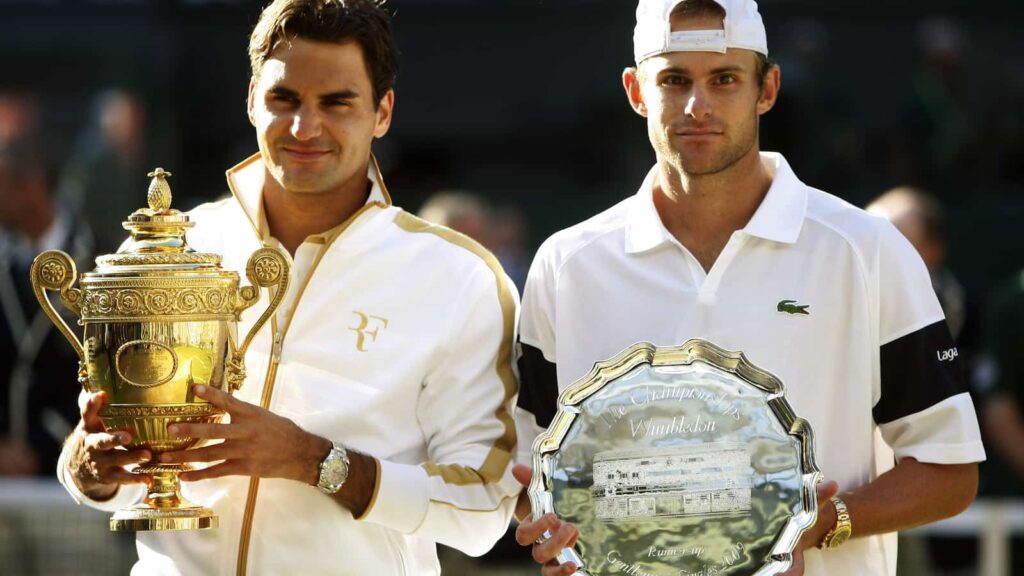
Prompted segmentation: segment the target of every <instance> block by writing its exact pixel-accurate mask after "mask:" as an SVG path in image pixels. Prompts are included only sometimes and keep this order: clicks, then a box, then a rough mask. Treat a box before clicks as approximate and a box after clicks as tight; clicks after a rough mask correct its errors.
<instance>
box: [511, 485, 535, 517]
mask: <svg viewBox="0 0 1024 576" xmlns="http://www.w3.org/2000/svg"><path fill="white" fill-rule="evenodd" d="M532 510H533V505H532V504H531V503H530V496H529V494H527V493H526V490H523V491H521V492H520V493H519V498H517V499H516V510H515V512H514V514H515V516H516V520H517V521H518V522H520V523H522V522H523V521H524V520H526V519H528V518H529V517H530V512H531V511H532Z"/></svg>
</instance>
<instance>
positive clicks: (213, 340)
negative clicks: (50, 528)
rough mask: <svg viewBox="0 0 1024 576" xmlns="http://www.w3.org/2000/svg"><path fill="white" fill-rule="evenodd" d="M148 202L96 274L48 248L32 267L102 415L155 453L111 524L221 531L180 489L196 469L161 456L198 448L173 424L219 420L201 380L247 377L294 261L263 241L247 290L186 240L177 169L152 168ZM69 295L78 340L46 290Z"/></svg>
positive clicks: (221, 384) (237, 382) (226, 382)
mask: <svg viewBox="0 0 1024 576" xmlns="http://www.w3.org/2000/svg"><path fill="white" fill-rule="evenodd" d="M149 176H150V177H152V179H153V180H152V182H151V183H150V185H149V194H148V199H149V208H143V209H141V210H137V211H135V213H134V214H132V215H131V216H129V217H128V221H127V222H125V223H124V227H125V229H127V230H129V231H130V232H131V235H132V238H131V240H130V241H129V242H127V243H126V245H125V246H123V247H122V248H121V250H120V251H119V252H118V253H117V254H108V255H105V256H100V257H99V258H97V259H96V264H97V267H96V270H95V271H94V272H90V273H86V274H83V275H82V278H81V281H80V288H72V285H73V284H74V282H75V277H76V270H75V263H74V262H73V261H72V260H71V257H69V256H68V255H67V254H66V253H64V252H61V251H59V250H49V251H47V252H43V253H42V254H40V255H39V256H38V257H36V259H35V261H34V262H33V263H32V287H33V290H34V291H35V295H36V298H37V299H38V300H39V304H40V305H41V306H42V307H43V311H44V312H46V314H47V316H49V317H50V319H51V320H52V321H53V323H54V324H56V326H57V328H58V329H59V330H60V331H61V333H62V334H64V336H65V337H66V338H67V339H68V341H69V342H71V346H73V347H74V349H75V351H76V352H78V357H79V370H78V381H79V383H80V384H82V386H84V387H85V389H86V390H87V391H89V392H100V391H103V392H106V393H107V404H105V405H104V406H103V408H102V409H101V410H100V417H101V418H102V420H103V424H104V426H106V428H107V429H108V430H128V431H131V432H132V434H133V436H132V443H131V447H133V448H135V447H145V448H148V449H149V450H150V451H151V452H152V453H153V455H154V461H152V462H148V463H144V464H142V465H140V466H139V467H138V468H137V469H136V473H146V474H152V476H153V483H152V485H151V486H150V487H149V490H148V494H147V495H146V498H145V500H144V501H142V502H141V503H139V504H137V505H135V506H132V507H130V508H127V509H122V510H118V511H117V512H116V513H115V514H114V516H113V517H112V518H111V520H110V529H111V530H117V531H122V530H195V529H203V528H216V527H217V516H215V515H214V513H213V511H212V510H210V509H208V508H204V507H202V506H196V505H195V504H192V503H191V502H189V501H187V500H185V499H184V498H183V497H182V496H181V484H180V482H179V480H178V474H179V473H180V472H183V471H186V470H188V469H189V467H188V465H187V464H159V463H157V462H156V461H155V458H156V456H157V455H158V454H160V453H162V452H168V451H172V450H181V449H184V448H189V447H191V446H194V445H195V444H196V443H197V439H195V438H176V437H171V436H170V435H168V433H167V426H168V425H169V424H172V423H175V422H199V423H206V422H216V421H218V420H219V419H220V418H221V416H222V414H223V412H222V411H221V410H219V409H217V408H215V407H214V406H213V405H212V404H209V403H207V402H206V401H205V400H203V399H201V398H197V397H195V395H194V394H193V392H192V386H193V384H205V385H208V386H213V387H214V388H219V389H221V390H224V391H226V392H229V393H230V392H233V391H235V390H237V389H238V388H239V387H240V386H241V385H242V382H243V381H244V380H245V365H244V356H245V351H246V348H248V346H249V343H250V342H251V341H252V339H253V336H254V335H255V334H256V333H257V332H258V331H259V329H260V328H261V327H262V326H263V325H264V324H265V323H266V321H267V320H268V319H269V318H270V316H271V315H272V314H273V313H274V310H275V309H276V308H277V306H278V304H280V302H281V300H282V299H283V298H284V295H285V292H286V291H287V289H288V277H289V266H288V260H287V259H286V258H285V256H284V255H283V254H282V253H281V252H280V251H278V250H276V249H273V248H261V249H259V250H257V251H256V252H255V253H253V255H252V256H251V257H250V258H249V261H248V264H247V266H246V271H245V273H246V276H247V277H248V279H249V281H250V282H251V283H252V286H244V287H241V288H240V287H239V278H238V274H236V273H235V272H231V271H226V270H222V269H221V267H220V263H221V257H220V256H218V255H216V254H202V253H197V252H195V251H194V250H192V249H191V248H189V246H188V243H187V242H186V241H185V230H187V229H188V228H191V227H192V226H194V223H193V222H190V221H189V218H188V216H186V215H184V214H182V213H181V212H179V211H177V210H171V209H170V206H171V188H170V186H169V185H168V183H167V177H168V176H170V173H169V172H165V171H164V170H163V169H162V168H157V169H156V170H155V171H154V172H152V173H150V174H149ZM259 287H262V288H268V289H270V288H271V287H274V288H276V290H272V291H271V292H270V305H269V306H268V307H267V309H266V310H265V311H264V312H263V315H262V316H260V317H259V319H258V320H257V321H256V323H255V324H254V325H253V327H252V329H251V330H250V331H249V334H248V335H246V337H245V339H244V340H242V342H241V344H240V345H238V343H237V342H236V325H235V323H236V322H237V321H238V319H239V316H240V315H241V313H242V311H243V310H245V309H247V308H249V307H251V306H252V305H254V304H256V302H257V301H258V300H259V299H260V293H259ZM46 290H53V291H59V292H60V300H61V302H63V303H64V306H65V307H66V308H67V309H68V310H71V311H72V312H74V314H75V315H76V316H78V317H79V322H78V323H79V325H81V326H83V327H84V339H83V340H82V341H81V342H80V341H79V340H78V338H77V337H76V336H75V333H74V332H72V331H71V329H70V328H69V327H68V326H67V324H65V323H64V320H63V319H62V318H61V317H60V316H59V315H58V314H57V311H56V310H55V309H54V307H53V305H52V304H51V303H50V301H49V299H48V298H47V296H46Z"/></svg>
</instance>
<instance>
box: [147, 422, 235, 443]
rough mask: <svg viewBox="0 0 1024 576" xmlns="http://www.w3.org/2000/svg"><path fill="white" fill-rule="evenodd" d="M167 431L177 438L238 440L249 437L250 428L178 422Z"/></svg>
mask: <svg viewBox="0 0 1024 576" xmlns="http://www.w3.org/2000/svg"><path fill="white" fill-rule="evenodd" d="M167 433H168V434H170V435H171V436H175V437H177V438H203V439H207V440H218V439H224V440H238V439H240V438H248V437H249V432H248V430H247V429H246V428H245V427H243V426H239V425H238V424H213V423H202V424H201V423H195V422H193V423H186V422H177V423H175V424H171V425H169V426H168V427H167Z"/></svg>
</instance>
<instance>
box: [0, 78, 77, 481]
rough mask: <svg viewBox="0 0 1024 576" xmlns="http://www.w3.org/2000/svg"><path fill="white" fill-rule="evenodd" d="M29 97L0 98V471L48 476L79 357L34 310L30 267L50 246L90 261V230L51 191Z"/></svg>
mask: <svg viewBox="0 0 1024 576" xmlns="http://www.w3.org/2000/svg"><path fill="white" fill-rule="evenodd" d="M33 102H34V101H33V100H32V99H31V98H30V97H28V96H25V95H4V96H0V138H2V139H0V320H2V321H0V390H2V394H0V407H2V411H0V475H12V474H14V475H24V474H32V473H38V474H42V475H47V476H49V475H52V474H53V470H54V467H55V466H56V462H57V454H58V453H59V451H60V446H61V444H62V442H63V440H64V437H65V436H66V435H67V434H68V433H69V432H70V431H71V423H73V422H75V421H77V419H78V407H77V403H76V398H77V397H78V389H77V387H78V385H77V382H76V379H75V375H76V374H77V366H78V358H77V356H76V355H75V352H74V351H73V350H72V348H71V346H70V345H69V344H68V342H67V341H66V340H65V339H64V337H63V336H62V335H61V334H60V332H58V331H57V329H56V328H54V326H53V324H52V323H51V322H50V320H49V318H47V317H46V315H45V314H44V313H43V311H42V310H41V309H40V307H39V303H38V302H37V301H36V299H35V296H34V294H33V291H32V285H31V281H30V279H29V268H30V267H31V265H32V260H33V259H34V258H35V256H36V255H38V254H39V253H40V252H42V251H44V250H50V249H61V250H64V251H66V252H68V253H70V254H71V255H72V257H73V258H74V259H75V260H76V261H77V262H78V263H80V264H83V265H84V264H86V263H88V262H89V259H90V257H91V256H92V236H91V234H90V233H89V229H88V226H87V225H86V224H85V223H83V222H80V221H77V219H75V218H74V217H72V215H71V213H70V212H69V211H68V210H67V209H66V208H63V207H61V206H58V205H56V204H55V203H54V201H53V199H52V197H51V194H50V186H49V182H50V180H49V178H48V175H47V173H46V169H45V168H44V166H45V162H44V159H43V158H42V154H41V153H40V146H39V144H40V142H39V137H38V133H37V125H38V123H37V121H36V116H37V115H36V111H35V105H34V103H33ZM55 299H56V297H55ZM56 308H57V309H58V310H60V311H62V312H65V311H64V310H63V307H62V306H61V305H60V304H57V305H56ZM65 313H66V312H65ZM75 320H76V319H75V318H73V317H70V316H69V317H67V318H66V321H67V322H68V324H69V325H74V322H75Z"/></svg>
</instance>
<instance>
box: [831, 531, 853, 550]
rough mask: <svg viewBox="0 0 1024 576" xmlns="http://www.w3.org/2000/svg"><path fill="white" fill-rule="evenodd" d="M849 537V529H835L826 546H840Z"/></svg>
mask: <svg viewBox="0 0 1024 576" xmlns="http://www.w3.org/2000/svg"><path fill="white" fill-rule="evenodd" d="M849 539H850V531H849V530H837V531H836V533H835V534H833V535H832V539H831V540H829V543H828V547H829V548H836V547H839V546H842V545H843V544H845V543H846V541H847V540H849Z"/></svg>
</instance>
